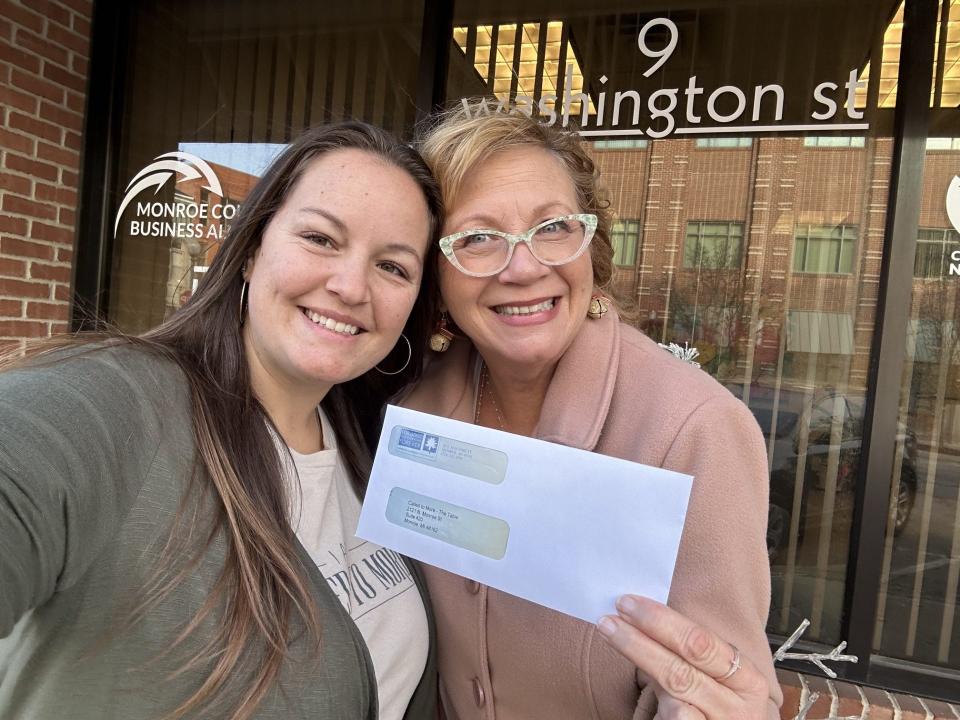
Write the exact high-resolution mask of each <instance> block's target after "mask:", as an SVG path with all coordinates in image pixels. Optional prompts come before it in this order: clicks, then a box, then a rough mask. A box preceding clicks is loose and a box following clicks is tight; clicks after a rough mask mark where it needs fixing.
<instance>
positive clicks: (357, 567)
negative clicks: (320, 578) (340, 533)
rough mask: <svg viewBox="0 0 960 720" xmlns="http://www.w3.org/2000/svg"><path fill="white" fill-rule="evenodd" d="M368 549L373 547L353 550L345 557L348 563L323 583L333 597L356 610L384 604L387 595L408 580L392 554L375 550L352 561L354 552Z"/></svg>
mask: <svg viewBox="0 0 960 720" xmlns="http://www.w3.org/2000/svg"><path fill="white" fill-rule="evenodd" d="M372 547H375V546H371V545H370V544H369V543H363V545H361V546H359V547H358V548H354V549H353V550H352V551H351V552H350V553H349V555H351V558H350V559H351V560H352V562H350V563H349V564H348V565H346V567H344V568H343V569H342V570H338V571H337V572H335V573H333V574H332V575H329V576H327V582H328V583H329V584H330V587H331V588H332V589H333V591H334V593H336V594H337V596H339V597H346V598H348V599H349V600H350V601H351V602H353V603H355V604H356V606H358V607H360V606H363V605H366V604H373V605H379V604H380V603H382V602H385V601H386V600H388V599H390V597H391V596H392V595H393V593H392V592H391V591H393V590H394V589H395V588H397V587H398V586H399V585H401V584H402V583H403V582H404V581H405V580H409V579H410V571H409V570H408V569H407V566H406V564H404V562H403V560H402V558H401V557H400V556H399V555H398V554H397V553H395V552H394V551H393V550H389V549H387V548H377V549H376V550H375V551H374V552H372V553H368V554H366V555H365V556H363V557H356V556H357V555H358V553H357V552H356V551H357V550H361V551H362V550H363V549H366V548H372ZM360 554H362V553H360Z"/></svg>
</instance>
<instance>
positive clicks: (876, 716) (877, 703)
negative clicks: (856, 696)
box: [863, 687, 893, 720]
mask: <svg viewBox="0 0 960 720" xmlns="http://www.w3.org/2000/svg"><path fill="white" fill-rule="evenodd" d="M863 692H864V694H865V695H866V696H867V702H869V703H870V715H869V717H870V720H893V707H892V706H891V705H890V698H889V697H887V695H886V693H884V692H883V691H882V690H877V689H876V688H869V687H865V688H863Z"/></svg>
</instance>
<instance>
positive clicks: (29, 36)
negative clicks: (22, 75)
mask: <svg viewBox="0 0 960 720" xmlns="http://www.w3.org/2000/svg"><path fill="white" fill-rule="evenodd" d="M14 37H15V38H16V44H17V46H18V47H20V48H23V49H24V50H26V51H27V52H30V53H32V54H34V55H38V56H40V57H42V58H43V59H44V60H46V61H48V62H55V63H57V64H58V65H61V66H63V67H68V63H69V62H70V53H69V52H67V51H66V50H64V49H63V48H62V47H60V46H59V45H54V44H53V43H52V42H50V41H49V40H47V39H45V38H42V37H40V36H39V35H36V34H34V33H32V32H30V31H29V30H24V29H23V28H20V29H18V30H17V34H16V35H15V36H14ZM34 72H36V71H34Z"/></svg>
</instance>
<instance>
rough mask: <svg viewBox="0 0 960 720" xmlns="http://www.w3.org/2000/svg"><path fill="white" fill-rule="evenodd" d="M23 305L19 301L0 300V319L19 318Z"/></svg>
mask: <svg viewBox="0 0 960 720" xmlns="http://www.w3.org/2000/svg"><path fill="white" fill-rule="evenodd" d="M22 314H23V303H22V302H20V301H19V300H0V317H20V316H21V315H22Z"/></svg>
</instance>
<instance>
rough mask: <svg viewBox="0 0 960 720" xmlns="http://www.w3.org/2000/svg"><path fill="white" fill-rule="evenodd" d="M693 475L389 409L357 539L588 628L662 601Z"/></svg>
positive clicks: (665, 592) (671, 569) (670, 572)
mask: <svg viewBox="0 0 960 720" xmlns="http://www.w3.org/2000/svg"><path fill="white" fill-rule="evenodd" d="M691 485H692V478H691V477H690V476H687V475H682V474H679V473H675V472H670V471H668V470H662V469H659V468H652V467H647V466H644V465H639V464H637V463H632V462H628V461H626V460H620V459H618V458H612V457H608V456H605V455H598V454H595V453H590V452H586V451H584V450H578V449H575V448H570V447H566V446H562V445H556V444H553V443H547V442H544V441H541V440H535V439H531V438H527V437H522V436H519V435H511V434H509V433H504V432H501V431H498V430H492V429H489V428H485V427H481V426H477V425H470V424H466V423H461V422H457V421H455V420H448V419H445V418H440V417H436V416H433V415H427V414H423V413H418V412H415V411H412V410H405V409H402V408H397V407H392V406H391V407H389V408H388V409H387V414H386V417H385V420H384V430H383V433H382V434H381V437H380V443H379V446H378V448H377V455H376V459H375V462H374V466H373V470H372V472H371V476H370V482H369V484H368V487H367V493H366V497H365V499H364V503H363V510H362V512H361V515H360V524H359V527H358V529H357V535H358V536H359V537H361V538H364V539H367V540H370V541H372V542H376V543H378V544H380V545H383V546H386V547H389V548H391V549H393V550H396V551H398V552H401V553H403V554H405V555H408V556H410V557H413V558H415V559H417V560H420V561H422V562H426V563H429V564H431V565H435V566H437V567H440V568H443V569H445V570H448V571H450V572H454V573H457V574H459V575H462V576H464V577H467V578H470V579H472V580H476V581H478V582H481V583H484V584H486V585H489V586H491V587H495V588H497V589H499V590H503V591H504V592H508V593H511V594H513V595H517V596H519V597H522V598H525V599H527V600H530V601H532V602H535V603H538V604H541V605H544V606H546V607H549V608H553V609H555V610H559V611H560V612H564V613H567V614H569V615H572V616H574V617H578V618H581V619H583V620H586V621H587V622H591V623H593V622H596V621H597V619H598V618H600V617H601V616H602V615H606V614H610V613H614V612H616V609H615V601H616V598H618V597H620V596H621V595H623V594H625V593H634V594H638V595H643V596H646V597H649V598H652V599H654V600H657V601H659V602H662V603H665V602H666V600H667V596H668V594H669V591H670V581H671V578H672V576H673V569H674V565H675V563H676V558H677V551H678V548H679V544H680V536H681V532H682V530H683V521H684V517H685V514H686V509H687V502H688V500H689V496H690V489H691Z"/></svg>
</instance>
